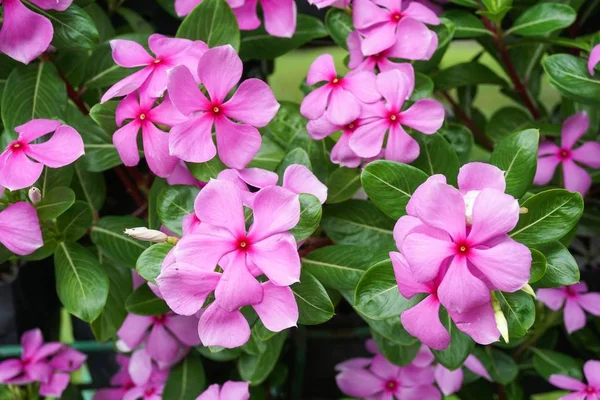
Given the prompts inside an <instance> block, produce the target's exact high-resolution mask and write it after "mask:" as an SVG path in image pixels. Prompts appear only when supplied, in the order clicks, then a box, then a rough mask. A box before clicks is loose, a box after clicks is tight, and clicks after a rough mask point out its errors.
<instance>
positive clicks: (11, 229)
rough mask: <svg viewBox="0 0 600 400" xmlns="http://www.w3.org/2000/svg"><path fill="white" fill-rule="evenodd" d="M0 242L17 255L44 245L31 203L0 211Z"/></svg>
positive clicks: (14, 205) (30, 251) (29, 252)
mask: <svg viewBox="0 0 600 400" xmlns="http://www.w3.org/2000/svg"><path fill="white" fill-rule="evenodd" d="M0 243H2V244H3V245H4V246H6V248H7V249H8V250H10V251H11V252H13V253H15V254H17V255H19V256H25V255H28V254H31V253H33V252H34V251H36V250H37V249H39V248H40V247H42V246H43V245H44V242H43V240H42V231H41V229H40V222H39V219H38V216H37V212H36V211H35V208H34V207H33V206H32V205H31V204H29V203H26V202H24V201H22V202H19V203H15V204H12V205H10V206H8V207H6V208H5V209H4V210H2V211H0ZM24 347H25V346H24Z"/></svg>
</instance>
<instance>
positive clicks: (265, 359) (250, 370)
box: [237, 332, 286, 386]
mask: <svg viewBox="0 0 600 400" xmlns="http://www.w3.org/2000/svg"><path fill="white" fill-rule="evenodd" d="M285 338H286V334H285V332H281V333H279V334H277V335H275V336H273V337H272V338H271V339H270V340H269V341H267V342H266V349H265V351H264V352H262V353H260V355H256V356H255V355H242V356H241V357H240V358H239V360H238V362H237V369H238V372H239V373H240V376H241V378H242V380H244V381H248V382H250V385H252V386H256V385H260V384H261V383H263V382H264V381H265V380H266V379H267V378H268V377H269V375H270V374H271V371H273V368H275V364H276V363H277V360H278V359H279V355H280V354H281V350H282V349H283V344H284V343H285Z"/></svg>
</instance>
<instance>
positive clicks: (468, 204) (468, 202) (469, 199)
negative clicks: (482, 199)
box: [463, 190, 481, 226]
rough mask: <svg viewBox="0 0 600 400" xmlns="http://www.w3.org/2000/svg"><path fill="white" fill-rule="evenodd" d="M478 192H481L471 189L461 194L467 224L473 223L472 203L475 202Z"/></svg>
mask: <svg viewBox="0 0 600 400" xmlns="http://www.w3.org/2000/svg"><path fill="white" fill-rule="evenodd" d="M479 193H481V191H479V190H471V191H469V192H467V194H465V195H464V196H463V200H464V202H465V217H466V219H467V225H468V226H471V225H473V205H474V204H475V199H476V198H477V196H479Z"/></svg>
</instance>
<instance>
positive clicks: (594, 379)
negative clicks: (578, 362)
mask: <svg viewBox="0 0 600 400" xmlns="http://www.w3.org/2000/svg"><path fill="white" fill-rule="evenodd" d="M583 373H584V374H585V378H586V379H587V381H588V383H587V385H586V384H585V383H583V382H581V381H578V380H577V379H574V378H571V377H570V376H566V375H551V376H550V383H551V384H553V385H554V386H556V387H559V388H561V389H565V390H572V391H573V393H571V394H570V395H567V396H563V397H561V398H560V400H576V399H578V400H596V399H598V397H600V361H594V360H590V361H588V362H586V363H585V365H584V366H583Z"/></svg>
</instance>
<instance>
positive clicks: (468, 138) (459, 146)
mask: <svg viewBox="0 0 600 400" xmlns="http://www.w3.org/2000/svg"><path fill="white" fill-rule="evenodd" d="M438 133H440V134H442V135H443V136H444V137H445V138H446V140H447V141H448V142H449V143H450V146H451V147H452V148H453V149H454V151H455V152H456V154H457V155H458V159H459V161H460V162H461V163H462V164H464V163H466V162H467V161H469V160H470V158H469V157H470V156H471V150H472V149H473V143H474V141H473V133H472V132H471V131H470V130H469V128H467V127H466V126H464V125H462V124H457V123H453V122H451V123H449V124H446V126H442V127H441V128H440V130H439V131H438Z"/></svg>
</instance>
